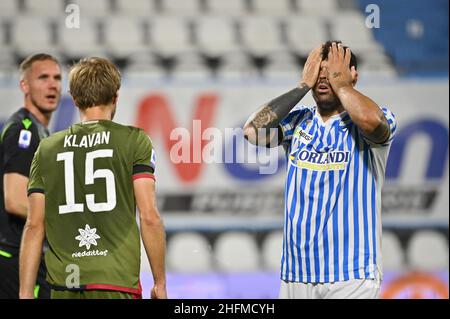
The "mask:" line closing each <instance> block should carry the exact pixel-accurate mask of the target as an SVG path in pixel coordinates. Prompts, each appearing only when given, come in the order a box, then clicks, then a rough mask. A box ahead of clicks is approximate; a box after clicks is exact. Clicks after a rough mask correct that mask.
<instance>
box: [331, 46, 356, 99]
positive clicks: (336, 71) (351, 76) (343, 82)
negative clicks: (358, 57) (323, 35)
mask: <svg viewBox="0 0 450 319" xmlns="http://www.w3.org/2000/svg"><path fill="white" fill-rule="evenodd" d="M350 58H351V52H350V49H349V48H347V49H346V50H345V52H344V48H343V46H342V44H341V43H339V44H338V45H336V42H333V44H332V45H331V48H330V50H329V52H328V58H327V71H328V72H327V73H328V74H327V75H328V76H327V78H328V81H329V83H330V85H331V87H332V88H333V91H334V92H335V93H337V92H338V91H339V89H341V88H343V87H346V86H352V83H353V82H354V80H355V78H356V70H355V67H352V68H351V69H350Z"/></svg>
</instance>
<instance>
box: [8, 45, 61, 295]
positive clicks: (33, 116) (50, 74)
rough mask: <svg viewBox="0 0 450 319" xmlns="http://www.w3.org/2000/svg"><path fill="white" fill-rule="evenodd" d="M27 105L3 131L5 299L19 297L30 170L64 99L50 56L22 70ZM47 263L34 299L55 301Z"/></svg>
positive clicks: (33, 57) (40, 56) (32, 61)
mask: <svg viewBox="0 0 450 319" xmlns="http://www.w3.org/2000/svg"><path fill="white" fill-rule="evenodd" d="M20 89H21V91H22V92H23V94H24V106H23V107H22V108H20V109H19V110H18V111H17V112H16V113H14V114H13V115H12V116H11V117H10V118H9V119H8V120H7V121H6V122H5V125H4V126H3V130H2V132H1V135H0V178H1V182H0V274H1V276H0V299H17V298H19V250H20V241H21V237H22V231H23V227H24V225H25V221H26V218H27V213H28V200H27V184H28V176H29V173H30V165H31V161H32V159H33V156H34V152H35V151H36V149H37V147H38V145H39V142H40V140H41V139H43V138H45V137H47V136H48V135H49V132H48V129H47V127H48V124H49V122H50V118H51V115H52V113H53V112H54V111H55V110H56V108H57V107H58V104H59V100H60V98H61V68H60V64H59V62H58V60H57V59H56V58H54V57H53V56H51V55H48V54H44V53H40V54H35V55H31V56H29V57H28V58H26V59H25V60H24V61H23V62H22V63H21V65H20ZM45 276H46V269H45V265H44V262H43V259H42V262H41V265H40V268H39V274H38V278H37V282H36V286H35V289H34V296H35V298H39V299H41V298H44V299H45V298H50V287H49V285H48V283H47V282H46V281H45Z"/></svg>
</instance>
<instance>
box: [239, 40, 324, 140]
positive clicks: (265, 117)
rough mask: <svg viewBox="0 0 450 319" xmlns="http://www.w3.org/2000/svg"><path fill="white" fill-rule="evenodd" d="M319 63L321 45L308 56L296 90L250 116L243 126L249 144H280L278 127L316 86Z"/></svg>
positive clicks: (274, 100)
mask: <svg viewBox="0 0 450 319" xmlns="http://www.w3.org/2000/svg"><path fill="white" fill-rule="evenodd" d="M321 61H322V45H321V46H320V47H318V48H316V49H314V50H312V51H311V53H310V54H309V56H308V59H307V60H306V63H305V66H304V68H303V73H302V79H301V81H300V83H299V85H298V86H297V87H296V88H294V89H292V90H290V91H289V92H286V93H284V94H282V95H280V96H278V97H277V98H275V99H273V100H272V101H270V102H269V103H267V104H266V105H263V106H262V107H261V108H260V109H259V110H257V111H256V112H255V113H253V114H252V115H250V117H249V118H248V120H247V122H246V123H245V125H244V136H245V138H246V139H247V140H248V141H249V142H250V143H252V144H255V145H260V146H275V145H278V144H279V143H280V142H281V139H280V138H279V134H278V125H279V124H280V122H281V121H282V120H283V119H284V118H285V117H286V116H287V115H288V114H289V112H290V111H291V110H292V108H293V107H294V106H295V105H296V104H297V103H298V102H300V100H301V99H302V98H303V97H304V96H305V95H306V93H308V91H309V90H310V89H311V88H312V87H313V86H314V85H315V84H316V81H317V77H318V75H319V69H320V62H321Z"/></svg>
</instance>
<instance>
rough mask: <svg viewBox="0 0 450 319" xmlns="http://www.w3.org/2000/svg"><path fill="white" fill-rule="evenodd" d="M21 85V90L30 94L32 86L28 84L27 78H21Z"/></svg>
mask: <svg viewBox="0 0 450 319" xmlns="http://www.w3.org/2000/svg"><path fill="white" fill-rule="evenodd" d="M19 86H20V90H21V91H22V92H23V93H24V94H28V92H29V91H30V86H29V85H28V82H27V81H26V80H25V79H22V80H20V82H19Z"/></svg>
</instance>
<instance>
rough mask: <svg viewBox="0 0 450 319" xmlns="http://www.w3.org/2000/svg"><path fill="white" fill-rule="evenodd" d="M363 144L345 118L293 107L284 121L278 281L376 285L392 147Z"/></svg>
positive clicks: (390, 116)
mask: <svg viewBox="0 0 450 319" xmlns="http://www.w3.org/2000/svg"><path fill="white" fill-rule="evenodd" d="M382 110H383V112H384V114H385V116H386V118H387V120H388V123H389V126H390V130H391V134H390V137H389V139H388V141H387V142H386V143H385V144H382V145H377V144H374V143H372V142H371V141H370V140H368V139H367V138H365V137H364V136H363V135H362V134H361V132H360V131H359V129H358V128H357V127H356V125H355V124H354V123H353V122H352V120H351V118H350V116H349V115H348V114H347V112H343V113H341V114H338V115H335V116H333V117H331V118H329V119H328V120H327V122H326V123H324V122H323V120H322V118H321V116H320V114H319V113H318V112H317V109H316V107H305V106H296V107H295V108H294V109H293V110H292V111H291V112H290V113H289V115H288V116H287V117H286V118H285V119H284V120H283V121H282V122H281V125H280V126H281V128H282V131H283V135H284V138H283V142H282V144H283V146H284V147H285V150H286V156H287V161H288V165H287V178H286V186H285V222H284V238H283V257H282V261H281V263H282V265H281V279H283V280H286V281H295V282H308V283H317V282H322V283H325V282H335V281H345V280H349V279H363V278H380V279H381V276H382V267H381V187H382V185H383V182H384V174H385V170H386V162H387V157H388V153H389V148H390V145H391V142H392V139H393V137H394V135H395V131H396V128H397V124H396V120H395V117H394V115H393V113H391V112H390V111H389V110H387V109H386V108H382Z"/></svg>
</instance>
